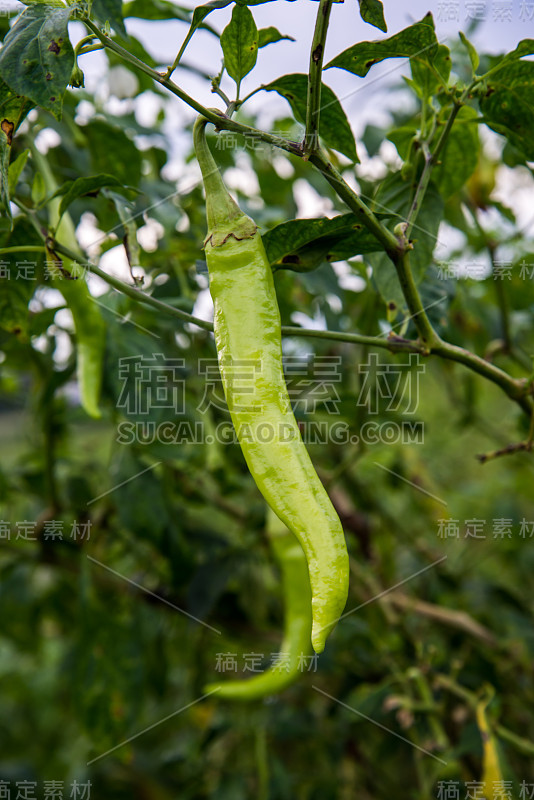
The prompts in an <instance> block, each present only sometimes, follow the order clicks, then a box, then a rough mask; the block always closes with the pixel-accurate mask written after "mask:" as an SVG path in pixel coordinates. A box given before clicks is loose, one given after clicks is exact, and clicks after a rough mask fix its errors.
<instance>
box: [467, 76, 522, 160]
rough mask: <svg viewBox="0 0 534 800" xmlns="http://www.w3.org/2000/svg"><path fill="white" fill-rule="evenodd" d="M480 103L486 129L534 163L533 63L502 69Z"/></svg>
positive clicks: (488, 81) (491, 82)
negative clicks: (502, 137) (492, 131)
mask: <svg viewBox="0 0 534 800" xmlns="http://www.w3.org/2000/svg"><path fill="white" fill-rule="evenodd" d="M479 103H480V110H481V112H482V114H483V115H484V122H485V123H486V125H488V126H489V127H490V128H491V129H492V130H494V131H496V132H497V133H501V134H502V135H503V136H506V138H507V139H508V141H509V142H510V144H512V145H513V146H514V147H516V148H517V149H518V150H520V151H521V152H523V153H524V154H525V156H526V157H527V159H528V160H529V161H532V160H534V63H533V62H532V61H514V62H512V63H510V64H508V65H507V66H504V67H502V68H501V69H499V70H498V72H496V73H495V74H493V75H491V76H490V77H489V78H488V80H487V89H486V91H485V93H484V95H483V96H482V97H481V98H480V100H479Z"/></svg>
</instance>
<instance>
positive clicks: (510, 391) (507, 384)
mask: <svg viewBox="0 0 534 800" xmlns="http://www.w3.org/2000/svg"><path fill="white" fill-rule="evenodd" d="M431 353H432V355H437V356H440V358H445V359H447V360H448V361H457V362H458V363H459V364H464V365H465V366H467V367H469V369H471V370H472V371H473V372H476V373H478V374H479V375H482V377H484V378H487V379H488V380H490V381H492V383H496V384H497V386H500V387H501V389H503V390H504V391H505V392H506V394H507V395H508V397H510V398H511V399H512V400H515V402H516V403H518V404H519V405H520V406H521V408H522V409H523V411H524V412H525V413H526V414H528V416H529V418H530V416H531V414H532V407H531V403H530V401H529V400H528V399H527V395H528V393H529V387H528V381H527V379H526V378H512V376H511V375H508V373H507V372H504V371H503V370H502V369H499V367H496V366H495V365H494V364H492V363H490V362H489V361H485V360H484V359H483V358H480V356H477V355H476V353H471V351H469V350H464V348H463V347H458V346H457V345H455V344H449V342H445V341H443V339H440V338H439V337H438V341H437V343H436V344H434V345H433V346H432V349H431Z"/></svg>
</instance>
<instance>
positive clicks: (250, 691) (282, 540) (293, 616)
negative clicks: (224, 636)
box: [205, 509, 312, 700]
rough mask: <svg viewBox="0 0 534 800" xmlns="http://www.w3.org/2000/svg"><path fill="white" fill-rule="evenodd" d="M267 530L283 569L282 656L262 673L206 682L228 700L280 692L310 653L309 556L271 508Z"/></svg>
mask: <svg viewBox="0 0 534 800" xmlns="http://www.w3.org/2000/svg"><path fill="white" fill-rule="evenodd" d="M266 532H267V536H268V538H269V542H270V545H271V548H272V550H273V553H274V555H275V558H276V560H277V562H278V565H279V567H280V570H281V572H282V594H283V597H284V638H283V641H282V645H281V648H280V653H279V660H278V661H277V662H276V663H275V664H274V665H273V666H272V667H270V668H269V669H267V670H265V672H262V673H261V675H255V676H254V677H253V678H250V679H249V680H245V681H226V682H224V683H210V684H209V685H208V686H206V688H205V691H206V692H210V691H213V690H216V691H217V693H218V696H219V697H224V698H228V699H229V700H257V699H259V698H261V697H266V696H267V695H270V694H276V693H277V692H281V691H282V690H283V689H285V688H286V687H288V686H289V685H290V684H292V683H294V681H296V680H297V678H298V677H299V675H300V674H301V673H302V671H303V670H304V669H305V668H306V663H307V659H308V658H309V657H310V651H311V648H310V635H311V629H312V617H311V591H310V579H309V577H308V566H307V563H306V557H305V556H304V553H303V551H302V547H301V546H300V544H299V543H298V541H297V540H296V539H295V537H294V536H293V534H292V533H290V532H289V530H288V529H287V528H286V526H285V525H284V524H283V523H282V522H281V521H280V520H279V519H278V517H277V516H276V514H275V513H274V512H273V511H271V509H269V510H268V512H267V525H266Z"/></svg>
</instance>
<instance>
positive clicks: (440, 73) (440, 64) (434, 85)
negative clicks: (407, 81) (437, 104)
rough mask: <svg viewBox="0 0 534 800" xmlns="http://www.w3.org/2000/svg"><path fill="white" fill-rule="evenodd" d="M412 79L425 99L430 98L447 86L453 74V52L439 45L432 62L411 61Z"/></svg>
mask: <svg viewBox="0 0 534 800" xmlns="http://www.w3.org/2000/svg"><path fill="white" fill-rule="evenodd" d="M410 68H411V71H412V78H413V80H414V82H415V84H416V86H418V87H419V88H420V89H421V94H422V96H423V97H430V96H431V95H432V94H434V93H435V92H436V91H438V90H439V89H440V87H441V86H447V83H448V82H449V75H450V74H451V52H450V50H449V48H448V47H447V46H446V45H444V44H440V45H438V48H437V51H436V53H435V55H434V57H433V58H432V62H431V63H430V62H429V61H427V60H425V59H420V58H415V57H414V58H411V59H410Z"/></svg>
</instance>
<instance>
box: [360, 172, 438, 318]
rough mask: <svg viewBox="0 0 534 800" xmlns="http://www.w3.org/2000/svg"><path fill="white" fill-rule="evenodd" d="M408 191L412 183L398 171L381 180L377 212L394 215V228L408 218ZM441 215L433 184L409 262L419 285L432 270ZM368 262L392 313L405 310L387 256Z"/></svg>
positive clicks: (378, 255)
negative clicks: (430, 268)
mask: <svg viewBox="0 0 534 800" xmlns="http://www.w3.org/2000/svg"><path fill="white" fill-rule="evenodd" d="M408 188H409V184H407V183H406V181H404V180H403V178H402V177H401V174H400V173H399V172H396V173H395V174H394V175H390V176H388V177H387V178H386V179H385V180H384V181H382V183H381V184H380V188H379V189H378V192H377V194H376V196H375V198H374V204H373V205H374V208H373V210H374V211H378V212H381V213H390V214H391V213H394V214H395V216H394V218H393V221H392V223H391V228H392V229H393V228H394V227H395V225H397V223H398V222H401V221H404V220H405V219H406V215H407V214H408V211H409V209H410V206H411V194H410V192H409V190H408ZM442 216H443V200H442V199H441V196H440V195H439V194H438V192H437V191H436V189H435V187H434V186H433V185H432V184H430V186H429V187H428V189H427V192H426V194H425V199H424V202H423V205H422V207H421V211H420V212H419V216H418V217H417V222H416V224H415V226H414V229H413V231H412V240H413V243H414V249H413V251H412V252H411V258H410V263H411V267H412V273H413V277H414V280H415V282H416V284H419V283H421V281H422V280H423V278H424V276H425V274H426V272H427V270H428V269H429V267H430V264H431V261H432V253H433V252H434V248H435V246H436V238H437V234H438V230H439V226H440V222H441V219H442ZM366 260H367V261H368V262H369V263H370V264H371V266H372V268H373V280H374V282H375V284H376V286H377V288H378V291H379V292H380V294H381V295H382V298H383V300H384V302H385V303H386V305H387V306H388V308H389V310H390V312H393V311H395V310H398V309H402V308H404V306H405V300H404V297H403V294H402V291H401V288H400V285H399V281H398V278H397V273H396V270H395V267H394V266H393V263H392V262H391V260H390V259H389V258H388V256H387V255H386V254H385V253H373V254H371V255H369V256H367V258H366ZM391 304H393V305H391Z"/></svg>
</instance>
